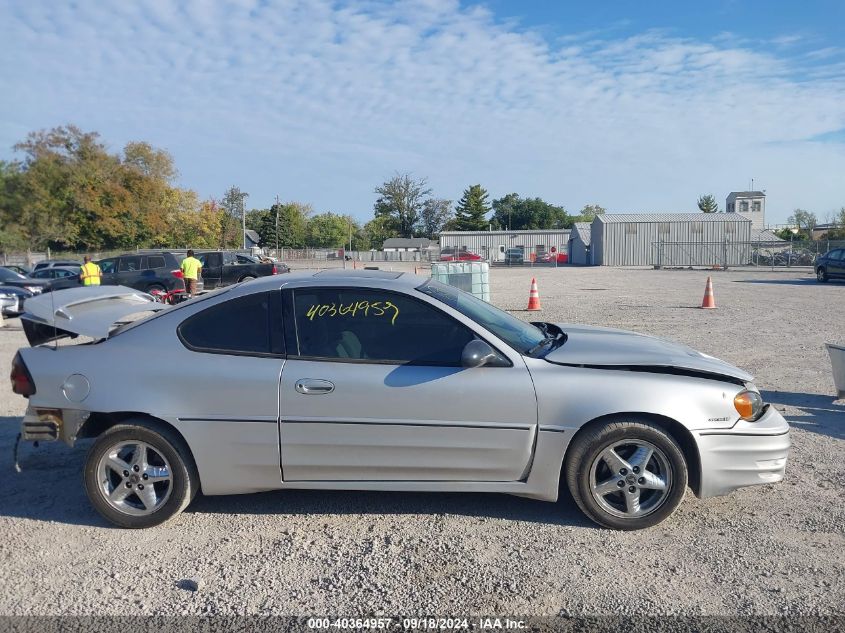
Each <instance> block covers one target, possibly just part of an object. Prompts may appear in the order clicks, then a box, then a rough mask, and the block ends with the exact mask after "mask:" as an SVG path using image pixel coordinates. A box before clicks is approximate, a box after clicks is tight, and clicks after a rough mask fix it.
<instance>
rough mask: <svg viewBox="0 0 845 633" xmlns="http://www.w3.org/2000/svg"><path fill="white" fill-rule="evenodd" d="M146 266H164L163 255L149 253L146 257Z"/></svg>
mask: <svg viewBox="0 0 845 633" xmlns="http://www.w3.org/2000/svg"><path fill="white" fill-rule="evenodd" d="M147 268H164V257H162V256H161V255H150V256H149V257H148V258H147Z"/></svg>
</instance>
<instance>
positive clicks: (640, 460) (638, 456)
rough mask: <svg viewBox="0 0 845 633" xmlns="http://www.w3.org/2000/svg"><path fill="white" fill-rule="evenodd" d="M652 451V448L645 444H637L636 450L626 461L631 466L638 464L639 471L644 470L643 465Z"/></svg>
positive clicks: (646, 462)
mask: <svg viewBox="0 0 845 633" xmlns="http://www.w3.org/2000/svg"><path fill="white" fill-rule="evenodd" d="M653 453H654V450H652V449H651V448H648V447H647V446H638V447H637V450H635V451H634V454H633V455H631V457H630V458H629V459H628V461H629V462H630V463H631V466H639V468H640V470H641V471H645V467H646V466H647V465H648V462H649V461H650V460H651V456H652V454H653Z"/></svg>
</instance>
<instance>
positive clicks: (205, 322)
mask: <svg viewBox="0 0 845 633" xmlns="http://www.w3.org/2000/svg"><path fill="white" fill-rule="evenodd" d="M271 294H272V293H269V292H260V293H256V294H251V295H247V296H245V297H238V298H236V299H231V300H229V301H224V302H223V303H218V304H216V305H213V306H211V307H209V308H206V309H205V310H203V311H202V312H200V313H198V314H195V315H194V316H192V317H190V318H188V319H187V320H185V321H184V322H183V323H182V324H181V325H180V326H179V328H178V333H179V338H180V339H181V340H182V342H183V343H184V344H185V346H186V347H188V348H189V349H192V350H194V351H198V352H210V353H218V354H242V355H264V354H268V355H269V354H272V353H273V352H272V347H271V334H270V330H271V324H270V314H271V310H270V304H271V302H272V298H271ZM274 313H275V314H274V317H275V319H276V321H277V322H279V323H280V322H281V315H280V314H279V313H277V312H275V311H274ZM279 338H281V337H279ZM277 351H278V350H277Z"/></svg>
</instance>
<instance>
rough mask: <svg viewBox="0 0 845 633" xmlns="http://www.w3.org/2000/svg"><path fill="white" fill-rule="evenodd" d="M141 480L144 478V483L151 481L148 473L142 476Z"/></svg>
mask: <svg viewBox="0 0 845 633" xmlns="http://www.w3.org/2000/svg"><path fill="white" fill-rule="evenodd" d="M141 478H142V479H143V480H144V481H146V480H147V479H149V478H150V476H149V475H148V474H147V473H144V474H143V475H141Z"/></svg>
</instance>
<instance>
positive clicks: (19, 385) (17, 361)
mask: <svg viewBox="0 0 845 633" xmlns="http://www.w3.org/2000/svg"><path fill="white" fill-rule="evenodd" d="M9 378H10V379H11V381H12V391H14V392H15V393H16V394H18V395H21V396H25V397H27V398H28V397H29V396H33V395H35V383H34V382H32V376H30V375H29V370H28V369H27V368H26V365H25V364H24V362H23V359H22V358H21V355H20V352H18V353H17V354H15V358H14V360H12V373H11V374H10V376H9Z"/></svg>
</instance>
